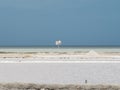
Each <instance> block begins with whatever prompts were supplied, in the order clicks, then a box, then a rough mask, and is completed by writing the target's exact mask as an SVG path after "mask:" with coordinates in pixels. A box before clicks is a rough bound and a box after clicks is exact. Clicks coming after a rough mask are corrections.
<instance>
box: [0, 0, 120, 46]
mask: <svg viewBox="0 0 120 90" xmlns="http://www.w3.org/2000/svg"><path fill="white" fill-rule="evenodd" d="M58 39H60V40H62V41H63V44H64V45H120V0H0V45H54V41H55V40H58Z"/></svg>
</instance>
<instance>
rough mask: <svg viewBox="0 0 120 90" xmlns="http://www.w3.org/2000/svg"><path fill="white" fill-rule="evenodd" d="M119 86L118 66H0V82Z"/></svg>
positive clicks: (96, 64)
mask: <svg viewBox="0 0 120 90" xmlns="http://www.w3.org/2000/svg"><path fill="white" fill-rule="evenodd" d="M85 80H88V83H90V84H101V83H102V84H103V83H106V84H119V83H120V64H117V63H114V64H109V63H108V64H103V63H90V64H89V63H79V64H78V63H76V64H75V63H74V64H72V63H71V64H62V63H61V64H60V63H59V64H57V63H56V64H55V63H54V64H52V63H44V64H43V63H39V64H34V63H32V64H9V63H7V64H2V63H1V64H0V82H31V83H42V84H43V83H44V84H56V83H57V84H61V83H62V84H80V83H84V81H85Z"/></svg>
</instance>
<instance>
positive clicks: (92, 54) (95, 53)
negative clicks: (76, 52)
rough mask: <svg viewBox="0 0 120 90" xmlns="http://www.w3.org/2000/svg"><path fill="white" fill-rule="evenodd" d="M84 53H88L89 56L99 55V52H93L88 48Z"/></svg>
mask: <svg viewBox="0 0 120 90" xmlns="http://www.w3.org/2000/svg"><path fill="white" fill-rule="evenodd" d="M86 55H89V56H99V54H98V53H97V52H95V51H94V50H90V51H89V52H88V53H87V54H86Z"/></svg>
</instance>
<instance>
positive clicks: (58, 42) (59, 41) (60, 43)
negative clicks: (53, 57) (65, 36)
mask: <svg viewBox="0 0 120 90" xmlns="http://www.w3.org/2000/svg"><path fill="white" fill-rule="evenodd" d="M55 45H57V46H58V48H59V47H60V45H62V41H61V40H57V41H55Z"/></svg>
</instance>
